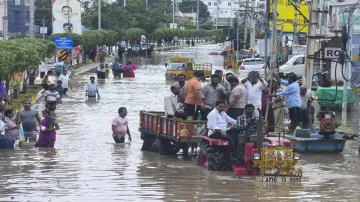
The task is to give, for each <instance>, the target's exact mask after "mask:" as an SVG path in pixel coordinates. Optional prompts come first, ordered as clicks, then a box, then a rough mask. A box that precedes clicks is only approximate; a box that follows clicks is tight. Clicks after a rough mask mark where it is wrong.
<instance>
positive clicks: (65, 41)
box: [54, 37, 73, 50]
mask: <svg viewBox="0 0 360 202" xmlns="http://www.w3.org/2000/svg"><path fill="white" fill-rule="evenodd" d="M54 43H55V44H56V48H57V49H63V50H72V49H73V39H72V38H59V37H56V38H54Z"/></svg>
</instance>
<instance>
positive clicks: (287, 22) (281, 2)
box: [270, 0, 309, 33]
mask: <svg viewBox="0 0 360 202" xmlns="http://www.w3.org/2000/svg"><path fill="white" fill-rule="evenodd" d="M287 2H288V0H278V6H277V9H278V10H277V12H278V13H279V16H278V20H277V23H278V28H281V26H283V32H294V7H293V6H292V5H290V4H289V5H287V4H288V3H287ZM301 4H302V5H299V6H298V8H299V10H300V11H301V13H302V14H304V15H305V16H306V18H307V19H309V6H307V5H304V2H302V3H301ZM270 5H271V6H270V10H271V11H272V1H271V4H270ZM307 24H308V23H307V22H306V21H305V20H304V18H303V17H302V16H301V15H300V14H299V13H298V30H299V32H300V33H307V31H308V26H305V27H304V25H307ZM271 26H272V21H270V28H271ZM303 27H304V28H303Z"/></svg>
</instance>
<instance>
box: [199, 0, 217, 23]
mask: <svg viewBox="0 0 360 202" xmlns="http://www.w3.org/2000/svg"><path fill="white" fill-rule="evenodd" d="M198 1H199V0H198ZM216 2H217V4H216V5H217V7H216V28H215V29H218V19H219V12H220V7H219V4H220V1H219V0H217V1H216Z"/></svg>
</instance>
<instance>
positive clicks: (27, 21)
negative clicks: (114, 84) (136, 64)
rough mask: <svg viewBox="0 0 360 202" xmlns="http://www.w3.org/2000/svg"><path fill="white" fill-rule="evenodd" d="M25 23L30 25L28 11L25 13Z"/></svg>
mask: <svg viewBox="0 0 360 202" xmlns="http://www.w3.org/2000/svg"><path fill="white" fill-rule="evenodd" d="M25 22H26V23H30V11H26V20H25Z"/></svg>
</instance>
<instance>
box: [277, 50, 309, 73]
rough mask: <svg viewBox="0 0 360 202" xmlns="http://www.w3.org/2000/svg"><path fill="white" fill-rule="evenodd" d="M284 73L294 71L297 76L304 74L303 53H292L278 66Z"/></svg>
mask: <svg viewBox="0 0 360 202" xmlns="http://www.w3.org/2000/svg"><path fill="white" fill-rule="evenodd" d="M279 72H283V73H284V74H289V73H292V72H293V73H295V74H296V75H297V76H298V77H302V76H303V75H305V55H294V56H293V57H292V58H290V60H289V61H287V62H286V63H285V64H284V65H282V66H281V67H280V68H279Z"/></svg>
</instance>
